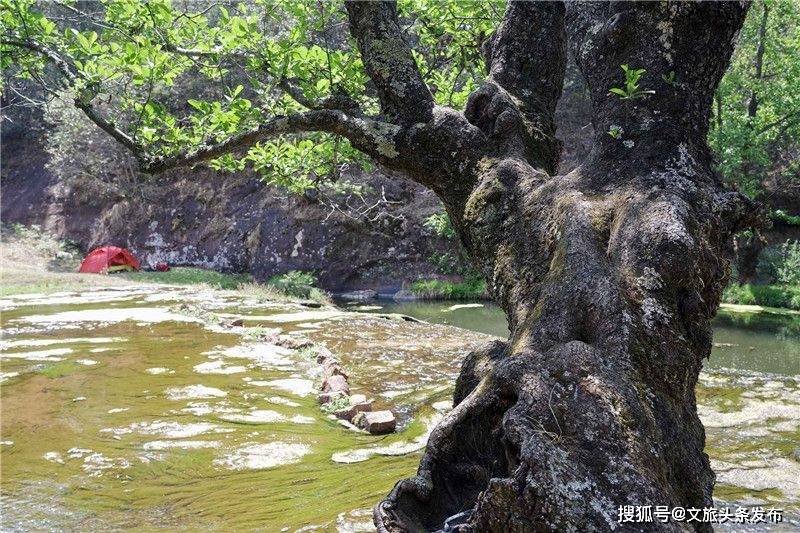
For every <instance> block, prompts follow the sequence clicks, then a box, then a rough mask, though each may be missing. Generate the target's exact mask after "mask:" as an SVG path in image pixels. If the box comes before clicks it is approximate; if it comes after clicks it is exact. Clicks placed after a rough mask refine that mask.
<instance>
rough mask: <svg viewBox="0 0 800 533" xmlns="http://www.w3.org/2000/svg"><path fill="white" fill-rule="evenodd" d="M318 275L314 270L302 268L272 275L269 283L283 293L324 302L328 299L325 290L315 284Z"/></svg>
mask: <svg viewBox="0 0 800 533" xmlns="http://www.w3.org/2000/svg"><path fill="white" fill-rule="evenodd" d="M316 283H317V277H316V276H315V275H314V274H313V273H312V272H303V271H301V270H290V271H289V272H286V273H284V274H278V275H277V276H272V277H271V278H270V279H269V281H267V284H268V285H270V286H272V287H275V288H276V289H277V290H279V291H280V292H281V293H283V294H285V295H287V296H291V297H293V298H307V299H310V300H314V301H318V302H323V301H326V300H327V299H328V298H327V294H326V293H325V291H323V290H321V289H318V288H317V287H315V286H314V285H316Z"/></svg>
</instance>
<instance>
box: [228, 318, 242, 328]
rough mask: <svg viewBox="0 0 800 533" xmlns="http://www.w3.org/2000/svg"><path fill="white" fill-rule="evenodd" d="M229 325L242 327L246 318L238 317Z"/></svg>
mask: <svg viewBox="0 0 800 533" xmlns="http://www.w3.org/2000/svg"><path fill="white" fill-rule="evenodd" d="M228 325H229V326H230V327H232V328H239V327H242V326H244V320H242V319H241V318H237V319H235V320H231V321H230V322H229V323H228Z"/></svg>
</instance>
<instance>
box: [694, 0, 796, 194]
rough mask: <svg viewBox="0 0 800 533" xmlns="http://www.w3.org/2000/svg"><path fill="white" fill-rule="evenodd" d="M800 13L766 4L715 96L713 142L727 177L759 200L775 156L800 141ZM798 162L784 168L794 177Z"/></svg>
mask: <svg viewBox="0 0 800 533" xmlns="http://www.w3.org/2000/svg"><path fill="white" fill-rule="evenodd" d="M798 57H800V8H798V4H797V2H784V1H780V0H777V1H775V0H762V1H760V2H758V3H757V4H756V5H755V6H754V7H753V9H751V10H750V13H749V14H748V16H747V19H746V20H745V24H744V27H743V28H742V31H741V33H740V35H739V43H738V46H737V49H736V52H735V54H734V56H733V59H732V60H731V64H730V67H729V68H728V71H727V73H726V75H725V77H724V78H723V79H722V82H721V83H720V86H719V89H718V90H717V94H716V96H715V106H714V110H715V116H714V119H713V120H712V130H711V133H710V135H709V137H710V138H709V141H710V144H711V146H712V148H714V150H715V151H716V153H717V157H718V160H719V168H720V170H721V172H722V173H723V175H724V176H725V178H726V179H727V180H728V181H730V182H732V183H736V184H738V185H739V187H740V188H741V189H742V191H743V192H745V193H747V194H748V195H750V196H757V195H758V194H759V193H761V192H762V191H763V183H764V180H765V179H766V178H767V175H768V174H769V172H771V171H772V170H773V168H774V166H775V165H774V160H775V159H776V153H777V152H779V151H781V150H786V149H792V148H794V149H796V147H797V139H798V138H800V62H799V61H798V60H797V58H798ZM798 165H799V164H798V162H797V161H795V162H794V163H792V164H789V165H786V166H785V167H784V168H782V169H779V170H780V171H782V172H783V174H784V175H785V176H788V177H791V176H794V177H795V178H796V177H797V176H798V173H800V166H798Z"/></svg>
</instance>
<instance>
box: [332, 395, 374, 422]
mask: <svg viewBox="0 0 800 533" xmlns="http://www.w3.org/2000/svg"><path fill="white" fill-rule="evenodd" d="M367 411H372V400H367V397H366V396H364V395H363V394H354V395H353V396H351V397H350V405H349V406H347V407H345V408H344V409H339V410H338V411H336V413H335V414H336V416H337V417H338V418H341V419H343V420H348V421H351V420H353V418H354V417H355V416H356V415H357V414H358V413H364V412H367Z"/></svg>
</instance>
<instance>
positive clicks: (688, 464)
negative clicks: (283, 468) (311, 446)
mask: <svg viewBox="0 0 800 533" xmlns="http://www.w3.org/2000/svg"><path fill="white" fill-rule="evenodd" d="M746 9H747V5H746V4H745V3H740V2H641V3H639V2H608V3H606V2H602V3H601V2H574V3H573V2H569V3H567V5H566V6H565V5H564V4H563V3H561V2H511V3H509V6H508V8H507V10H506V14H505V17H504V19H503V22H502V24H501V25H500V27H499V28H498V29H497V31H496V32H495V34H494V35H493V36H492V37H491V38H490V39H489V40H488V41H487V43H486V47H485V50H484V52H485V55H486V59H487V65H488V67H489V71H490V75H489V78H488V80H487V81H486V82H485V83H484V84H483V85H482V86H481V87H480V88H479V89H478V90H476V91H475V92H474V93H473V94H472V95H471V96H470V98H469V101H468V104H467V108H466V110H465V111H464V112H463V113H462V112H459V111H457V110H455V109H450V108H445V107H440V106H436V105H435V103H434V102H435V101H434V98H433V97H432V95H431V93H430V91H429V89H428V87H427V85H426V83H425V81H424V79H423V77H422V75H421V74H420V72H419V70H418V68H417V66H416V62H415V61H414V57H413V55H412V52H411V49H410V47H409V46H408V43H407V42H406V39H405V36H404V34H403V30H402V26H401V24H400V23H399V21H398V15H397V9H396V6H395V3H394V2H392V1H382V2H354V1H353V2H347V12H348V17H349V22H350V32H351V34H352V35H353V37H354V40H355V43H357V45H358V48H359V51H360V53H361V58H362V60H363V64H364V69H365V71H366V73H367V74H368V75H369V77H370V78H371V79H372V82H373V84H374V87H375V89H376V91H375V92H376V95H377V97H378V99H379V101H380V105H381V113H380V114H379V115H376V116H366V115H365V113H363V112H362V111H361V110H360V109H358V106H357V105H350V104H351V103H353V102H354V101H353V100H352V99H349V98H344V99H343V100H342V102H337V99H336V98H333V99H331V100H330V101H328V100H326V101H325V102H322V103H321V104H320V105H314V104H313V102H312V103H309V104H308V106H306V107H308V109H307V110H306V111H303V112H297V113H292V114H290V115H288V116H279V117H273V118H271V119H270V120H266V121H265V122H263V123H261V124H260V125H259V126H258V127H257V128H255V129H252V130H250V131H246V132H242V133H239V134H238V135H236V136H233V137H231V138H229V139H226V140H224V141H220V142H218V143H216V144H213V145H208V146H205V145H204V146H200V147H194V148H193V149H192V150H191V151H189V152H186V153H181V154H173V155H169V156H161V157H149V156H148V155H147V151H146V150H145V148H144V147H143V146H140V145H139V143H138V142H137V141H136V139H135V136H134V137H131V136H130V135H128V134H127V133H126V132H125V131H123V130H121V129H120V128H119V127H118V126H116V125H115V124H114V122H113V121H112V120H109V119H106V118H104V117H103V116H101V114H100V113H99V111H98V109H97V108H95V107H93V105H92V100H93V98H94V96H93V95H92V94H87V95H86V98H85V99H84V98H81V99H79V100H76V105H78V107H80V108H81V109H82V110H83V111H84V113H85V114H86V115H87V116H88V117H89V118H90V119H92V120H93V121H95V122H96V123H97V125H98V126H99V127H101V128H102V129H103V130H104V131H106V132H108V133H109V135H111V136H113V137H114V138H115V139H117V141H119V142H120V143H121V144H123V145H124V146H127V147H128V148H129V149H130V150H131V151H132V152H133V153H134V154H135V155H136V156H137V158H138V159H139V161H140V163H141V166H142V168H143V169H144V170H147V171H150V172H156V171H162V170H165V169H168V168H172V167H175V166H179V165H191V164H195V163H198V162H200V161H205V160H208V159H212V158H216V157H219V156H221V155H223V154H227V153H230V152H235V151H238V150H242V149H244V148H247V147H249V146H252V144H253V143H255V142H258V141H260V140H265V139H269V138H274V137H275V136H279V135H288V134H294V133H302V132H308V131H325V132H329V133H333V134H337V135H340V136H342V137H345V138H347V139H348V140H349V141H350V143H351V144H352V145H353V146H354V147H356V148H358V149H359V150H361V151H363V152H365V153H367V154H369V155H370V156H372V157H373V158H375V159H376V160H378V161H379V162H380V163H382V164H383V165H385V166H387V167H390V168H392V169H395V170H399V171H402V172H405V173H406V174H407V175H408V176H409V177H411V178H412V179H415V180H416V181H418V182H419V183H422V184H423V185H426V186H428V187H429V188H431V189H432V190H433V191H434V192H435V193H436V194H437V195H438V196H439V198H441V200H442V202H443V203H444V205H445V207H446V209H447V210H448V213H449V214H450V218H451V220H452V222H453V225H454V227H455V229H456V231H457V232H458V234H459V236H460V238H461V240H462V243H463V245H464V248H465V250H466V251H467V252H468V254H469V255H470V257H471V258H472V259H473V261H474V262H475V264H476V266H477V267H478V268H479V269H480V270H481V272H482V273H483V274H484V276H485V277H486V279H487V280H488V282H489V286H490V289H491V291H492V293H493V294H494V297H495V298H496V300H497V302H498V303H499V304H500V305H501V307H502V308H503V309H504V311H505V312H506V315H507V317H508V321H509V325H510V330H511V334H510V337H509V339H508V341H507V342H495V343H492V344H491V345H488V346H487V347H486V348H485V349H484V350H481V351H478V352H476V353H473V354H471V355H470V356H469V357H467V359H466V361H465V362H464V366H463V369H462V372H461V375H460V377H459V379H458V383H457V384H456V393H455V398H454V400H455V403H456V404H457V405H456V406H455V408H454V409H453V411H452V412H451V413H449V414H448V416H447V417H445V419H444V420H443V421H442V422H441V423H440V424H439V426H438V427H437V428H436V429H435V430H434V432H433V433H432V435H431V437H430V440H429V443H428V447H427V451H426V453H425V455H424V457H423V459H422V463H421V465H420V468H419V472H418V474H417V475H416V476H415V477H413V478H411V479H407V480H404V481H401V482H400V483H398V484H397V485H396V486H395V488H394V490H393V491H392V492H391V494H390V495H389V496H388V498H387V499H386V500H385V501H383V502H381V503H380V504H379V505H378V506H377V507H376V509H375V515H374V518H375V523H376V525H377V526H378V529H379V530H380V531H384V532H385V531H419V530H435V529H438V528H440V527H441V526H442V524H443V522H445V520H446V519H447V518H448V517H449V516H452V515H455V514H458V513H464V516H466V515H468V520H467V522H466V524H464V525H463V526H461V528H462V529H463V530H470V531H549V530H558V531H562V530H564V531H587V530H588V531H604V530H612V529H616V528H618V527H620V524H618V523H617V520H616V510H617V507H618V506H620V505H651V506H658V505H665V506H682V507H706V506H709V505H711V504H712V500H711V494H712V489H713V484H714V474H713V472H712V471H711V468H710V466H709V461H708V457H707V456H706V455H705V454H704V453H703V446H704V432H703V427H702V425H701V424H700V421H699V419H698V417H697V412H696V406H695V393H694V388H695V384H696V382H697V377H698V373H699V372H700V368H701V365H702V360H703V359H704V358H705V357H707V356H708V355H709V353H710V350H711V326H710V320H711V318H712V317H713V315H714V313H715V312H716V309H717V307H718V305H719V300H720V295H721V292H722V289H723V287H724V285H725V283H726V282H727V278H728V275H729V265H728V261H727V260H726V259H724V255H725V254H724V251H725V249H726V248H728V247H729V245H730V240H731V237H732V235H733V234H734V233H735V232H736V231H738V230H740V229H743V228H745V227H748V226H749V225H751V224H752V223H753V222H754V221H755V218H756V213H757V210H756V209H755V207H754V206H753V205H752V204H751V203H750V202H749V201H748V200H747V199H746V198H744V197H743V196H741V195H740V194H738V193H735V192H729V191H726V190H725V188H724V187H723V185H722V182H721V180H720V179H719V177H718V176H717V175H716V173H715V172H714V170H713V160H712V155H711V152H710V149H709V147H708V145H707V144H706V134H707V129H708V119H709V109H710V105H711V100H712V95H713V94H714V91H715V89H716V87H717V84H718V83H719V80H720V78H721V77H722V74H723V72H724V70H725V68H726V66H727V64H728V60H729V58H730V54H731V52H732V50H733V47H734V41H735V39H736V34H737V32H738V30H739V28H740V27H741V25H742V22H743V19H744V16H745V12H746ZM567 41H569V43H570V47H571V51H572V53H573V54H574V55H575V58H576V61H577V63H578V65H579V67H580V69H581V71H582V72H583V75H584V77H585V78H586V81H587V83H588V86H589V89H590V92H591V99H592V105H593V122H594V131H595V132H596V138H595V140H594V147H593V150H592V153H591V155H590V157H589V158H588V160H587V161H586V162H585V163H584V164H583V165H582V166H581V167H579V168H578V169H576V170H575V171H573V172H571V173H570V174H568V175H566V176H553V175H552V173H553V172H554V171H555V168H556V165H557V162H558V158H559V152H560V143H559V142H558V141H557V140H556V139H555V124H554V123H553V114H554V111H555V107H556V103H557V101H558V98H559V95H560V92H561V86H562V82H563V76H564V63H565V55H566V53H567V52H566V49H567ZM3 44H4V45H6V46H14V47H18V48H19V50H24V51H27V52H30V53H35V54H37V55H38V56H40V57H41V58H43V59H45V60H47V61H49V62H50V63H51V64H52V65H53V66H54V67H55V68H56V69H57V70H58V71H59V72H61V74H62V76H63V78H64V84H65V85H66V86H85V85H86V83H87V80H86V79H85V78H84V77H83V74H82V73H81V72H80V70H76V69H75V68H74V67H73V65H72V63H70V62H69V61H67V60H66V59H65V58H64V57H62V56H63V52H62V51H61V50H59V49H56V48H53V47H51V46H49V44H48V43H47V42H37V41H36V40H35V39H31V38H29V37H28V36H26V35H19V34H17V33H13V34H12V35H10V36H7V37H4V38H3ZM164 44H165V45H166V46H169V43H164ZM173 50H175V51H176V53H178V52H180V50H179V49H178V48H175V47H173ZM27 52H26V53H27ZM184 53H191V50H190V51H188V52H184ZM201 53H202V52H201ZM212 55H213V54H212ZM623 64H627V65H630V67H631V68H632V69H646V72H645V74H644V76H643V77H642V78H641V80H639V83H638V88H637V87H633V86H631V87H628V88H627V89H626V90H625V91H622V94H621V95H619V94H611V93H610V92H609V90H610V89H612V88H614V87H623V86H625V83H624V76H623V74H622V71H621V69H620V66H621V65H623ZM303 105H306V104H303ZM684 527H687V526H686V524H679V523H666V524H661V523H656V524H652V523H651V524H636V528H637V529H647V528H653V529H662V530H679V529H682V528H684ZM695 527H697V528H698V529H709V528H710V526H709V525H708V524H705V525H695Z"/></svg>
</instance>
